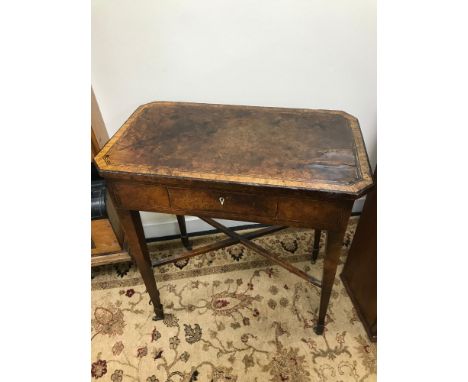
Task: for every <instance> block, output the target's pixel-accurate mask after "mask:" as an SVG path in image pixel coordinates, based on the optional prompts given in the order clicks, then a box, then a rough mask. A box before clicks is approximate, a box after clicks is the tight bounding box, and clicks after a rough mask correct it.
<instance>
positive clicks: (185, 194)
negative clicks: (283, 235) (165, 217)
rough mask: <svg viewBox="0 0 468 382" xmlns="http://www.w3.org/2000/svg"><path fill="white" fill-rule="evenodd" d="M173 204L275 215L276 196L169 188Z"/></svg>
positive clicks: (193, 207)
mask: <svg viewBox="0 0 468 382" xmlns="http://www.w3.org/2000/svg"><path fill="white" fill-rule="evenodd" d="M168 192H169V197H170V199H171V206H172V207H173V208H176V209H182V210H185V211H193V212H197V211H199V212H203V211H209V212H227V213H233V214H243V215H246V216H268V217H275V215H276V208H277V201H276V198H268V197H263V196H259V195H252V194H243V193H242V194H241V193H231V192H224V191H216V190H195V189H184V188H168Z"/></svg>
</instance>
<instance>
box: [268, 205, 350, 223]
mask: <svg viewBox="0 0 468 382" xmlns="http://www.w3.org/2000/svg"><path fill="white" fill-rule="evenodd" d="M346 204H349V203H343V202H340V201H337V202H327V201H318V200H312V199H307V198H303V199H299V198H279V199H278V215H277V217H278V220H282V221H283V220H286V221H296V222H304V223H305V222H307V223H308V224H307V225H305V226H310V225H312V227H314V228H318V229H338V228H339V227H342V226H343V225H344V224H346V222H347V221H346V219H347V215H346V214H344V211H346V210H347V208H346Z"/></svg>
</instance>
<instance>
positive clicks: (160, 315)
mask: <svg viewBox="0 0 468 382" xmlns="http://www.w3.org/2000/svg"><path fill="white" fill-rule="evenodd" d="M161 320H164V313H156V315H154V316H153V321H161Z"/></svg>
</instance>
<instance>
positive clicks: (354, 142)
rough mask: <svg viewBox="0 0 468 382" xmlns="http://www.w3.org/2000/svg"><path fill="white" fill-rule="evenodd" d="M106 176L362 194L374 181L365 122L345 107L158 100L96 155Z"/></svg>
mask: <svg viewBox="0 0 468 382" xmlns="http://www.w3.org/2000/svg"><path fill="white" fill-rule="evenodd" d="M96 163H97V166H98V168H99V170H100V172H101V174H102V175H103V176H106V174H107V175H110V176H112V177H122V178H125V177H126V176H128V175H129V174H132V175H136V174H141V175H145V178H148V177H151V178H153V177H154V179H155V180H157V179H158V178H165V177H179V178H189V179H196V180H208V181H213V182H222V183H229V182H235V183H241V184H249V185H250V184H253V185H260V186H276V187H287V188H297V189H307V190H313V191H324V192H327V193H342V194H346V195H349V196H352V197H358V196H360V195H361V194H362V193H363V191H364V190H365V189H367V188H369V187H370V186H371V185H372V176H371V169H370V166H369V162H368V158H367V154H366V150H365V146H364V142H363V139H362V135H361V131H360V128H359V123H358V121H357V119H356V118H354V117H353V116H351V115H349V114H347V113H345V112H342V111H329V110H308V109H284V108H269V107H268V108H267V107H253V106H230V105H229V106H228V105H210V104H196V103H176V102H153V103H149V104H146V105H142V106H140V107H139V108H138V109H137V110H136V111H135V112H134V113H133V114H132V116H131V117H130V118H129V119H128V120H127V121H126V122H125V124H124V125H123V126H122V127H121V128H120V129H119V131H118V132H117V133H116V134H115V135H114V136H113V137H112V139H111V140H110V141H109V142H108V143H107V144H106V145H105V146H104V148H103V149H102V150H101V152H100V153H99V154H98V155H97V156H96Z"/></svg>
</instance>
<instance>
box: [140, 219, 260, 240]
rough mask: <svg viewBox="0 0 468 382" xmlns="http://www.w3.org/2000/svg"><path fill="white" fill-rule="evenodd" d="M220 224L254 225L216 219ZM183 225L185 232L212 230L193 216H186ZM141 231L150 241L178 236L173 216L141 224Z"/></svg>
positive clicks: (233, 225) (177, 228) (177, 226)
mask: <svg viewBox="0 0 468 382" xmlns="http://www.w3.org/2000/svg"><path fill="white" fill-rule="evenodd" d="M216 220H217V221H219V222H220V223H221V224H223V225H225V226H226V227H236V226H240V225H251V224H254V223H251V222H243V221H234V220H224V219H216ZM185 224H186V226H187V232H188V233H189V234H190V233H193V232H204V231H208V230H213V227H212V226H210V225H209V224H207V223H205V222H204V221H203V220H200V219H199V218H197V217H195V216H186V217H185ZM143 229H144V231H145V237H146V239H147V240H152V239H154V238H159V237H167V236H169V237H170V236H174V235H180V232H179V225H178V224H177V219H176V217H175V216H174V217H173V219H171V220H168V221H163V222H157V223H149V224H148V223H147V224H143Z"/></svg>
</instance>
